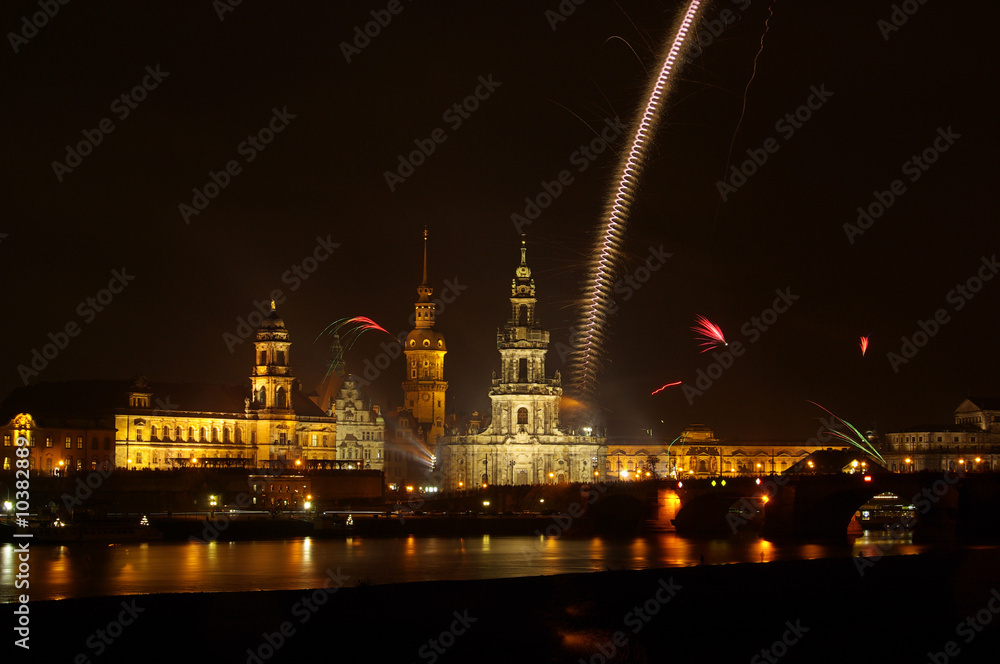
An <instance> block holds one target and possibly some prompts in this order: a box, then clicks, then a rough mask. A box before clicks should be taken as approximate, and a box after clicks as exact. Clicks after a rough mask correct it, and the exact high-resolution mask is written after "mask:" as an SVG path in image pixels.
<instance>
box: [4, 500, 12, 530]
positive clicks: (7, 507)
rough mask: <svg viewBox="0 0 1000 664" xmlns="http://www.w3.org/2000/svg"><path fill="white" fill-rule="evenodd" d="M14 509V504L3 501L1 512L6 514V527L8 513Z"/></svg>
mask: <svg viewBox="0 0 1000 664" xmlns="http://www.w3.org/2000/svg"><path fill="white" fill-rule="evenodd" d="M13 509H14V504H13V503H11V502H10V501H9V500H5V501H3V511H4V512H6V513H7V525H8V526H9V525H10V513H11V510H13Z"/></svg>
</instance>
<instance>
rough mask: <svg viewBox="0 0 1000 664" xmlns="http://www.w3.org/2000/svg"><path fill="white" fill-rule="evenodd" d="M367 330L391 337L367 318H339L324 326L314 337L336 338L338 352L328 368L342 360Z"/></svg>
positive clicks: (385, 330)
mask: <svg viewBox="0 0 1000 664" xmlns="http://www.w3.org/2000/svg"><path fill="white" fill-rule="evenodd" d="M368 330H376V331H378V332H385V333H386V334H388V335H389V336H390V337H391V336H392V333H391V332H389V330H387V329H385V328H384V327H382V326H381V325H379V324H378V323H376V322H375V321H373V320H372V319H371V318H368V317H367V316H355V317H354V318H339V319H337V320H335V321H334V322H332V323H330V324H329V325H327V326H326V329H324V330H323V331H322V332H320V333H319V334H318V335H317V336H316V340H318V339H319V338H320V337H321V336H323V335H324V334H330V335H332V336H337V338H338V341H337V345H338V347H339V350H338V352H337V356H336V357H334V358H333V361H332V362H331V363H330V366H331V367H333V366H334V365H335V364H336V363H337V362H339V361H341V360H343V359H344V356H345V355H346V354H347V353H348V351H350V350H351V348H353V347H354V344H355V342H356V341H357V340H358V338H359V337H360V336H361V335H362V334H364V333H365V332H367V331H368ZM331 370H332V369H331ZM329 373H330V370H328V371H327V375H329Z"/></svg>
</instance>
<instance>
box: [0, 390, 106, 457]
mask: <svg viewBox="0 0 1000 664" xmlns="http://www.w3.org/2000/svg"><path fill="white" fill-rule="evenodd" d="M43 385H45V386H46V387H49V388H50V389H45V390H44V391H45V392H46V394H47V395H48V396H50V397H53V396H55V394H54V393H55V392H56V391H59V390H53V389H51V386H52V384H50V383H46V384H43ZM35 394H37V392H36V393H35ZM27 396H28V395H27V394H25V391H24V390H15V391H14V393H12V394H11V396H10V397H8V398H7V399H6V400H5V401H4V404H3V415H0V420H2V421H4V422H5V423H4V425H3V426H0V436H2V437H3V447H2V448H0V456H2V457H3V466H2V467H3V469H4V470H10V471H13V470H14V468H15V461H16V459H17V454H16V450H17V440H18V438H20V437H23V438H24V439H25V440H26V441H27V445H28V457H27V458H28V467H29V469H33V470H35V471H36V472H38V471H41V472H44V473H52V474H59V473H66V472H75V471H82V470H96V469H98V468H100V469H102V470H110V469H112V468H114V465H115V447H114V441H115V428H114V418H113V417H111V416H110V415H109V414H108V413H106V412H105V413H104V414H102V413H101V412H100V411H99V410H98V411H97V412H95V411H94V410H93V409H92V403H91V400H90V399H82V400H76V402H75V403H73V402H70V401H69V400H65V401H64V400H61V399H46V400H39V401H36V400H33V399H26V398H25V397H27Z"/></svg>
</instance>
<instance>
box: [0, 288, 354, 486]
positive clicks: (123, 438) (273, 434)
mask: <svg viewBox="0 0 1000 664" xmlns="http://www.w3.org/2000/svg"><path fill="white" fill-rule="evenodd" d="M254 346H255V349H254V361H255V364H254V366H253V370H252V373H251V375H250V381H249V388H248V387H239V386H233V385H218V384H205V383H159V382H147V381H146V379H145V378H144V377H140V378H138V379H136V380H134V381H119V380H78V381H63V382H58V383H39V384H37V385H30V386H26V387H23V388H18V389H16V390H14V391H13V392H12V393H11V395H10V396H8V397H7V399H5V400H4V402H3V404H2V405H0V411H2V412H3V413H5V414H9V415H8V417H9V418H10V419H8V422H9V423H8V424H7V425H6V426H4V427H3V428H2V432H3V435H4V440H5V441H6V440H7V436H8V435H9V436H10V437H11V439H12V441H15V440H16V434H17V432H18V431H25V432H28V433H30V434H32V435H30V436H29V440H32V437H33V439H34V440H35V448H36V449H37V454H34V455H33V457H34V460H33V463H34V464H35V466H34V467H36V468H39V469H41V470H44V471H49V472H54V471H56V470H58V468H59V461H63V467H65V468H72V469H73V470H89V469H92V468H95V467H97V465H98V464H107V465H111V466H115V467H119V468H124V467H127V468H130V469H170V468H177V467H181V466H222V467H251V468H253V467H268V466H271V465H275V463H276V462H283V463H288V462H291V463H295V462H298V464H299V465H306V466H308V465H309V462H315V463H322V462H327V465H334V464H335V463H336V458H337V454H336V433H337V431H336V418H335V417H333V416H330V415H327V414H326V413H324V412H323V411H322V410H321V409H320V408H319V407H318V406H316V404H315V403H313V402H312V401H311V400H310V399H309V398H307V397H306V396H305V395H303V394H302V392H301V391H300V389H299V387H298V383H297V381H296V380H295V378H294V376H293V375H292V372H291V365H290V362H289V351H290V348H291V341H290V339H289V335H288V331H287V330H286V329H285V324H284V322H283V321H282V320H281V318H280V317H279V316H278V313H277V311H275V309H274V308H273V303H272V309H271V312H270V314H269V315H268V316H267V317H266V318H265V319H264V321H263V323H262V324H261V327H260V329H258V331H257V335H256V338H255V342H254ZM64 439H65V442H63V443H62V444H60V443H58V442H57V441H62V440H64ZM87 441H89V448H88V447H87ZM63 445H65V447H63ZM57 446H58V447H57ZM3 449H4V452H3V454H4V456H5V458H6V457H7V456H8V451H9V456H10V457H13V450H14V448H13V447H12V446H11V447H4V448H3ZM6 463H7V462H6V460H5V465H6ZM11 463H12V462H11Z"/></svg>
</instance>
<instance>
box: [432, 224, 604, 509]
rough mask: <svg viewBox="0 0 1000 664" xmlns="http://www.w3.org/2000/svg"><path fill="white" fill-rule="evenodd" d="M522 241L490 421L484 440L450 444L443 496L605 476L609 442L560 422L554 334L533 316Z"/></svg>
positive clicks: (443, 450)
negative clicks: (549, 361) (551, 371)
mask: <svg viewBox="0 0 1000 664" xmlns="http://www.w3.org/2000/svg"><path fill="white" fill-rule="evenodd" d="M526 254H527V249H526V247H525V243H524V239H523V236H522V240H521V262H520V264H519V265H518V266H517V268H516V270H515V273H514V274H515V276H514V279H513V282H512V284H511V294H510V314H509V318H508V320H507V323H506V324H505V325H504V327H503V328H502V329H500V330H498V332H497V348H498V349H499V351H500V363H501V370H500V376H499V377H498V376H497V375H496V373H495V372H494V375H493V386H492V389H491V390H490V393H489V397H490V401H491V404H492V417H491V420H490V424H489V426H488V427H487V428H486V429H485V430H484V431H482V432H472V433H470V434H469V435H452V436H447V437H445V438H443V439H441V440H440V441H439V444H438V447H437V460H438V461H439V463H440V468H441V471H442V473H443V477H444V486H442V488H443V489H445V490H455V489H457V488H459V487H469V486H476V485H478V484H484V483H485V484H544V483H561V482H585V481H588V480H590V479H592V478H593V473H594V470H595V469H596V468H603V466H604V456H605V446H604V438H602V437H599V436H593V435H576V434H571V433H569V432H568V431H566V430H564V429H563V428H562V427H561V425H560V422H559V402H560V399H561V398H562V382H561V379H560V376H559V372H558V371H557V372H556V373H555V376H554V377H553V378H547V377H546V375H545V356H546V353H547V352H548V345H549V333H548V331H546V330H543V329H542V328H541V326H540V324H539V322H538V318H537V316H536V312H535V306H536V303H537V300H536V296H535V281H534V279H532V277H531V268H529V267H528V264H527V255H526Z"/></svg>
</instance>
